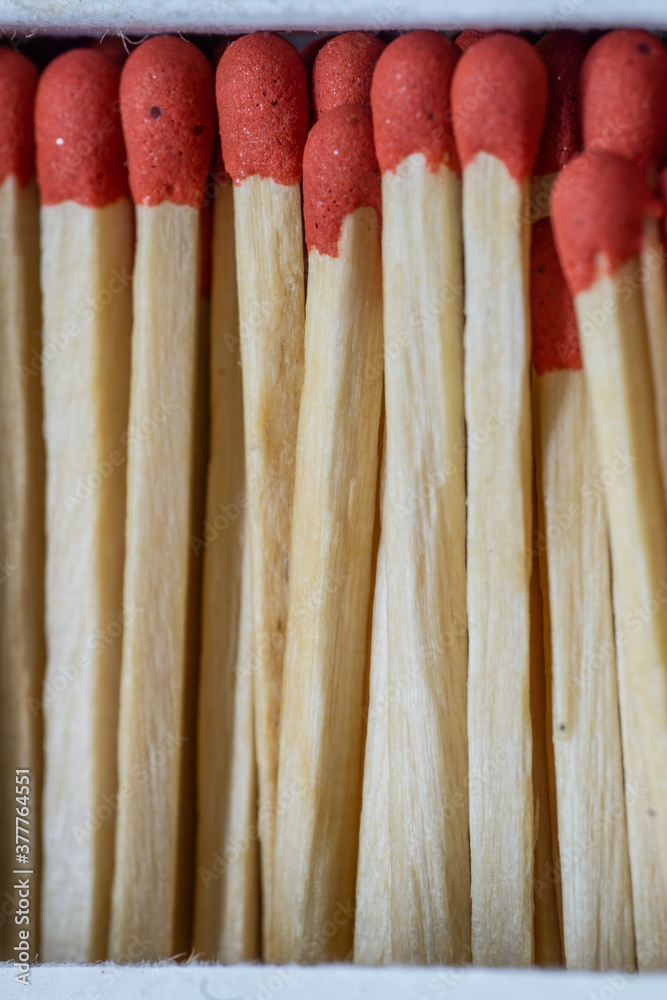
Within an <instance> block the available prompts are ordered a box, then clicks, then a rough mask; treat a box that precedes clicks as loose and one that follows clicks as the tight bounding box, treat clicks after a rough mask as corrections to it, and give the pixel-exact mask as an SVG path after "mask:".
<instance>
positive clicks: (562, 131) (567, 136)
mask: <svg viewBox="0 0 667 1000" xmlns="http://www.w3.org/2000/svg"><path fill="white" fill-rule="evenodd" d="M588 44H589V43H588V38H587V36H586V35H584V34H583V33H582V32H580V31H550V32H549V33H548V34H547V35H544V37H543V38H540V40H539V42H537V44H536V46H535V48H536V50H537V51H538V52H539V54H540V56H541V58H542V61H543V63H544V65H545V66H546V68H547V77H548V80H549V89H548V93H547V113H546V118H545V122H544V132H543V133H542V140H541V142H540V148H539V152H538V154H537V161H536V163H535V174H536V176H538V177H543V176H544V175H545V174H554V173H557V172H558V171H559V170H560V169H561V168H562V167H564V166H565V164H566V163H567V162H568V160H570V159H571V158H572V157H573V156H574V154H575V153H578V152H579V150H580V149H581V115H580V108H579V72H580V70H581V64H582V62H583V60H584V56H585V55H586V51H587V49H588Z"/></svg>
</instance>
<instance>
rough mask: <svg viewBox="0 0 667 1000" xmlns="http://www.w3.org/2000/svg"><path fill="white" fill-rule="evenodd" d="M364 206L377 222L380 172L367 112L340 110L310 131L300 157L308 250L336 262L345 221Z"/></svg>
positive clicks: (363, 109) (358, 108) (358, 107)
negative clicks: (301, 158) (332, 258)
mask: <svg viewBox="0 0 667 1000" xmlns="http://www.w3.org/2000/svg"><path fill="white" fill-rule="evenodd" d="M363 205H370V206H371V207H372V208H374V209H375V210H376V212H377V213H378V216H380V214H381V192H380V168H379V167H378V162H377V159H376V157H375V147H374V145H373V123H372V120H371V112H370V109H369V108H368V107H366V106H365V105H362V104H343V105H341V106H340V107H338V108H334V110H333V111H330V112H329V113H328V114H327V115H324V116H323V117H322V118H320V120H319V121H318V122H316V124H315V125H313V127H312V129H311V132H310V135H309V136H308V142H307V143H306V149H305V152H304V154H303V217H304V221H305V228H306V244H307V246H308V249H309V250H318V251H319V252H320V253H321V254H328V256H329V257H337V256H338V241H339V239H340V234H341V230H342V228H343V221H344V219H345V217H346V216H347V215H350V214H351V213H352V212H354V210H355V209H356V208H361V207H362V206H363Z"/></svg>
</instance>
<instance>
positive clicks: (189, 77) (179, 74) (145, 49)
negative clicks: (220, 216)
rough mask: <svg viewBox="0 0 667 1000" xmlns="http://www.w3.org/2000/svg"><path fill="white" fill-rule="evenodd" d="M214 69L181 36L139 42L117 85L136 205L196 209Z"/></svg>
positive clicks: (211, 116) (204, 173)
mask: <svg viewBox="0 0 667 1000" xmlns="http://www.w3.org/2000/svg"><path fill="white" fill-rule="evenodd" d="M213 80H214V78H213V69H212V68H211V64H210V63H209V61H208V59H207V58H206V56H205V55H204V54H203V53H202V52H200V51H199V49H198V48H197V47H196V46H195V45H192V44H191V42H186V41H185V40H184V39H183V38H176V37H173V36H171V35H160V36H158V37H156V38H149V39H148V41H146V42H143V43H142V44H141V45H139V46H138V48H136V49H135V50H134V52H133V53H132V55H131V56H130V58H129V59H128V60H127V62H126V63H125V67H124V69H123V75H122V77H121V84H120V103H121V110H122V115H123V129H124V131H125V140H126V142H127V154H128V164H129V169H130V188H131V190H132V197H133V198H134V200H135V202H136V204H137V205H159V204H161V202H163V201H169V202H171V203H172V204H174V205H188V206H190V207H191V208H199V206H200V205H201V202H202V198H203V194H204V185H205V184H206V179H207V177H208V171H209V165H210V163H211V153H212V150H213V137H214V132H215V99H214V82H213Z"/></svg>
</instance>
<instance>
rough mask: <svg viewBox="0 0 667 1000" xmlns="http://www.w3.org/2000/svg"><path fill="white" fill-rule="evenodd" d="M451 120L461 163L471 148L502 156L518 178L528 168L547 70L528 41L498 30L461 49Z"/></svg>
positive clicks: (536, 139)
mask: <svg viewBox="0 0 667 1000" xmlns="http://www.w3.org/2000/svg"><path fill="white" fill-rule="evenodd" d="M451 99H452V119H453V122H454V135H455V137H456V146H457V149H458V152H459V156H460V158H461V163H462V164H463V167H464V168H465V167H466V166H467V165H468V164H469V163H470V162H471V161H472V160H473V159H474V158H475V156H476V155H477V153H480V152H484V153H489V154H490V155H492V156H495V157H497V158H498V159H499V160H502V161H503V163H504V164H505V166H506V167H507V169H508V170H509V172H510V174H511V175H512V177H514V178H515V180H516V181H517V182H519V183H521V182H522V181H523V180H524V179H525V178H526V177H529V176H530V174H531V173H532V170H533V166H534V164H535V158H536V156H537V150H538V147H539V144H540V138H541V135H542V128H543V126H544V113H545V110H546V103H547V71H546V69H545V66H544V63H543V62H542V60H541V59H540V57H539V55H538V53H537V52H536V51H535V49H534V48H533V46H532V45H531V44H530V43H529V42H527V41H526V40H525V39H524V38H518V37H517V36H516V35H509V34H506V33H504V32H501V33H498V34H494V35H490V36H489V37H488V38H483V39H482V41H481V42H477V44H476V45H473V46H472V47H471V48H469V49H468V51H467V52H464V53H463V56H462V57H461V59H460V61H459V63H458V65H457V67H456V69H455V70H454V78H453V80H452V98H451Z"/></svg>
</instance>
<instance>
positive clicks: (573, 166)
mask: <svg viewBox="0 0 667 1000" xmlns="http://www.w3.org/2000/svg"><path fill="white" fill-rule="evenodd" d="M647 214H653V215H656V216H660V215H661V214H662V207H661V205H660V202H659V201H658V199H657V198H655V197H654V196H653V195H652V194H651V191H650V189H649V187H648V184H647V183H646V180H645V177H644V171H643V170H642V169H641V168H640V167H638V166H637V165H636V164H635V163H631V162H630V160H626V159H624V158H623V157H622V156H616V154H614V153H581V154H579V155H578V156H575V157H574V158H573V159H572V160H571V161H570V163H569V164H568V165H567V166H566V167H565V169H564V170H563V171H562V172H561V173H560V174H559V175H558V178H557V180H556V183H555V184H554V188H553V192H552V195H551V219H552V224H553V230H554V236H555V239H556V246H557V248H558V256H559V258H560V262H561V266H562V268H563V272H564V274H565V278H566V279H567V283H568V285H569V287H570V291H571V292H572V294H573V295H575V296H576V295H578V294H579V292H583V291H585V290H586V289H587V288H590V287H591V286H592V285H593V284H594V283H595V282H596V280H597V279H598V276H599V272H598V258H599V257H600V256H601V257H602V259H603V260H604V264H605V269H606V272H607V273H608V274H614V272H615V271H617V270H618V268H619V267H620V266H621V265H622V264H625V262H626V261H628V260H630V258H631V257H634V256H635V255H636V254H638V253H639V252H640V250H641V247H642V228H643V222H644V216H645V215H647Z"/></svg>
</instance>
